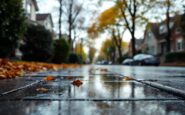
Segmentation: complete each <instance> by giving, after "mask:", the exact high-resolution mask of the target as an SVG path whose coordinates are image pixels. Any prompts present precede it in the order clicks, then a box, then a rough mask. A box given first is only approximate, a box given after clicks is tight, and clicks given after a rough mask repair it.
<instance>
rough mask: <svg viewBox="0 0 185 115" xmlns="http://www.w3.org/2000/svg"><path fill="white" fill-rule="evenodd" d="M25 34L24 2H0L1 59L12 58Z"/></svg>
mask: <svg viewBox="0 0 185 115" xmlns="http://www.w3.org/2000/svg"><path fill="white" fill-rule="evenodd" d="M24 32H25V16H24V10H23V8H22V0H0V57H3V58H4V57H10V55H11V54H12V53H14V51H15V49H16V48H17V46H18V43H19V42H18V41H19V39H20V38H22V35H23V34H24Z"/></svg>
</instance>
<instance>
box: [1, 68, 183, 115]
mask: <svg viewBox="0 0 185 115" xmlns="http://www.w3.org/2000/svg"><path fill="white" fill-rule="evenodd" d="M95 67H96V68H103V69H104V68H107V69H108V70H109V72H108V73H107V74H102V73H103V72H101V71H100V69H97V71H95V73H93V74H92V72H91V71H89V70H92V68H95ZM134 69H136V70H134ZM152 69H153V72H152ZM167 69H169V68H167ZM147 70H148V71H147ZM156 70H159V71H160V72H159V73H160V74H159V73H156ZM129 71H130V73H129ZM169 71H172V72H174V71H175V68H173V69H169V70H168V71H167V70H166V69H164V68H163V67H162V68H161V69H160V68H157V69H156V68H154V67H152V68H148V67H145V68H144V67H142V68H139V67H133V68H132V67H128V68H126V67H122V66H84V67H83V68H78V69H66V70H58V71H48V72H43V73H33V74H32V75H27V76H25V77H23V78H17V79H14V80H2V81H0V83H1V84H0V85H1V86H2V87H3V88H2V89H0V91H1V92H2V93H3V92H7V91H10V90H12V89H17V88H20V87H23V86H26V85H29V84H31V83H34V82H37V83H36V84H34V85H33V86H31V87H26V88H23V89H21V90H17V91H15V92H11V93H8V94H6V95H3V96H0V103H1V104H0V108H1V109H0V114H2V115H12V114H18V115H28V114H29V115H51V114H58V115H64V114H67V115H102V114H106V115H112V114H115V115H123V114H127V115H129V114H130V115H145V114H148V115H156V114H159V115H166V114H168V115H174V114H175V115H184V114H185V109H184V107H185V101H184V100H183V99H182V98H179V97H178V96H176V95H174V94H171V93H169V92H165V91H163V90H160V89H158V88H153V87H151V86H149V85H146V84H143V83H140V82H137V81H124V80H123V79H124V75H125V76H130V75H133V77H134V78H137V79H139V80H143V81H149V82H155V83H160V84H166V85H168V86H171V87H176V88H181V87H182V85H184V82H183V80H184V77H183V75H184V68H177V71H178V72H177V73H175V72H174V73H173V76H172V75H169V74H168V75H167V74H166V72H169ZM149 72H150V73H151V76H149V75H150V74H149ZM117 73H119V74H121V75H123V76H119V75H118V74H117ZM141 73H142V74H141ZM144 73H146V74H144ZM49 75H52V76H54V77H55V78H56V79H55V80H54V81H49V82H45V81H42V79H43V78H44V77H46V76H49ZM180 75H181V76H180ZM147 76H148V77H147ZM153 76H157V77H155V78H154V77H153ZM160 77H161V79H160ZM74 80H81V81H82V83H83V84H82V85H81V86H79V87H78V86H74V85H73V84H72V81H74ZM175 80H176V81H175ZM38 81H40V82H38ZM169 81H170V82H169ZM8 84H12V85H10V86H8ZM6 87H8V88H6ZM38 88H46V89H48V91H47V92H40V91H37V89H38Z"/></svg>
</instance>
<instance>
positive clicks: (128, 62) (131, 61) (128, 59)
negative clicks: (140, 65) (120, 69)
mask: <svg viewBox="0 0 185 115" xmlns="http://www.w3.org/2000/svg"><path fill="white" fill-rule="evenodd" d="M122 64H123V65H134V60H133V59H132V58H126V59H125V60H124V61H123V62H122Z"/></svg>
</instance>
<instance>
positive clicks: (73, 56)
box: [68, 53, 81, 63]
mask: <svg viewBox="0 0 185 115" xmlns="http://www.w3.org/2000/svg"><path fill="white" fill-rule="evenodd" d="M68 62H69V63H81V59H80V56H79V55H78V54H75V53H71V54H69V58H68Z"/></svg>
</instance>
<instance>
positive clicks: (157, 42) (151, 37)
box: [142, 15, 185, 57]
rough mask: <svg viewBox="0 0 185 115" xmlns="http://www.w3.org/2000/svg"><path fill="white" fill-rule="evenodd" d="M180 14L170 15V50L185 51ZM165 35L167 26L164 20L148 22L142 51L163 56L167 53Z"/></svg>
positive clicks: (184, 34)
mask: <svg viewBox="0 0 185 115" xmlns="http://www.w3.org/2000/svg"><path fill="white" fill-rule="evenodd" d="M180 25H181V15H178V16H175V17H172V18H171V19H170V28H171V38H170V41H171V44H170V45H171V50H170V52H179V51H185V33H183V31H182V29H181V27H180ZM166 36H167V26H166V24H165V21H163V22H161V23H148V24H147V26H146V29H145V33H144V40H143V45H144V48H143V49H142V51H143V52H145V53H148V54H152V55H156V56H159V57H160V56H164V55H165V54H166V53H167V50H166V39H165V38H166Z"/></svg>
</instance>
